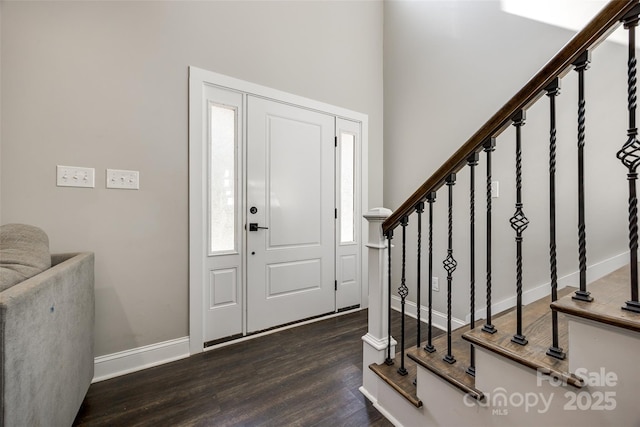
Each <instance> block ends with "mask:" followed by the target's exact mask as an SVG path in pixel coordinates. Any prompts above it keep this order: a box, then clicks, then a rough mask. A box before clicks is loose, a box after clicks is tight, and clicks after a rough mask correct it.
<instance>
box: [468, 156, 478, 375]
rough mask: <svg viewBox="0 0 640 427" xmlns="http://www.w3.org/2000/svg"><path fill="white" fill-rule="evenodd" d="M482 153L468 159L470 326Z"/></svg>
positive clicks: (472, 359)
mask: <svg viewBox="0 0 640 427" xmlns="http://www.w3.org/2000/svg"><path fill="white" fill-rule="evenodd" d="M479 158H480V155H479V154H478V153H473V154H472V155H471V156H469V158H468V159H467V164H468V165H469V170H470V172H469V176H470V178H469V223H470V225H469V236H470V238H469V246H470V256H469V260H470V261H469V268H470V277H469V300H470V301H469V311H470V313H471V323H470V328H471V329H473V328H475V327H476V178H475V169H476V166H477V165H478V159H479ZM467 374H469V375H471V376H473V377H475V376H476V353H475V348H474V347H473V344H469V367H468V368H467Z"/></svg>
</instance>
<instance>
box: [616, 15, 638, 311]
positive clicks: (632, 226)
mask: <svg viewBox="0 0 640 427" xmlns="http://www.w3.org/2000/svg"><path fill="white" fill-rule="evenodd" d="M638 13H639V11H638V8H637V7H636V8H635V9H634V10H632V11H631V12H630V13H629V14H628V15H627V16H625V17H624V27H625V28H626V29H627V30H629V61H628V63H627V67H628V69H627V76H628V77H627V85H628V87H627V93H628V95H627V103H628V106H627V108H628V110H629V129H628V131H627V136H628V140H627V142H626V143H625V144H624V146H623V147H622V149H621V150H620V151H618V154H617V157H618V159H620V160H621V161H622V163H623V164H624V165H625V166H626V167H627V168H628V170H629V172H628V173H627V180H628V182H629V258H630V273H631V274H630V285H631V299H630V300H629V301H627V302H626V304H625V305H624V306H623V307H622V308H623V309H624V310H629V311H633V312H636V313H640V302H639V301H638V197H637V193H636V181H637V179H638V173H637V172H636V169H637V167H638V164H640V142H638V139H637V137H638V129H637V128H636V102H637V98H636V83H637V81H636V74H637V70H636V67H637V64H636V40H635V28H636V26H637V25H638Z"/></svg>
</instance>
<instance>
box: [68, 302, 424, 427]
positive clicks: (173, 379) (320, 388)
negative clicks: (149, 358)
mask: <svg viewBox="0 0 640 427" xmlns="http://www.w3.org/2000/svg"><path fill="white" fill-rule="evenodd" d="M393 320H394V322H393V327H392V331H393V334H394V336H395V337H399V332H398V331H399V323H400V316H399V315H397V314H396V313H394V316H393ZM406 321H407V339H408V338H409V334H415V320H413V319H409V318H407V320H406ZM366 332H367V310H362V311H359V312H356V313H350V314H345V315H343V316H339V317H335V318H331V319H326V320H322V321H319V322H316V323H312V324H309V325H304V326H299V327H296V328H292V329H288V330H284V331H279V332H276V333H274V334H271V335H268V336H264V337H259V338H255V339H253V340H249V341H245V342H241V343H237V344H233V345H230V346H227V347H223V348H220V349H216V350H211V351H208V352H205V353H201V354H198V355H194V356H191V357H189V358H187V359H184V360H180V361H177V362H172V363H169V364H166V365H162V366H158V367H155V368H150V369H146V370H144V371H140V372H136V373H132V374H129V375H125V376H122V377H118V378H114V379H111V380H107V381H102V382H99V383H96V384H92V385H91V387H90V388H89V392H88V393H87V396H86V398H85V400H84V402H83V404H82V407H81V408H80V411H79V413H78V415H77V417H76V420H75V422H74V425H75V426H151V425H153V426H332V427H333V426H391V425H392V424H391V423H390V422H389V421H387V420H386V419H385V418H384V417H383V416H382V415H381V414H380V413H379V412H378V411H377V410H376V409H375V408H374V407H373V405H372V404H371V403H370V402H369V401H368V400H367V399H366V398H365V397H364V396H363V395H362V394H361V393H360V392H359V391H358V388H359V387H360V386H361V385H362V341H361V337H362V336H363V335H364V334H365V333H366ZM411 336H414V335H411ZM365 369H368V368H367V367H365Z"/></svg>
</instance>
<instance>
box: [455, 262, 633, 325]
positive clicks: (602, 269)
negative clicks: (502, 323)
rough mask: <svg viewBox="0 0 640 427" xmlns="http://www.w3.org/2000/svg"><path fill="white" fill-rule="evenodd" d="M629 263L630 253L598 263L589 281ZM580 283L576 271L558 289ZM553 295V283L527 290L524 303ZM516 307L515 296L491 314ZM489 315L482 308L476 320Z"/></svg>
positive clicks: (590, 268)
mask: <svg viewBox="0 0 640 427" xmlns="http://www.w3.org/2000/svg"><path fill="white" fill-rule="evenodd" d="M628 263H629V252H628V251H627V252H623V253H621V254H619V255H616V256H614V257H611V258H609V259H606V260H604V261H601V262H598V263H596V264H593V265H591V266H588V267H587V280H588V282H589V283H592V282H595V281H596V280H598V279H600V278H602V277H604V276H606V275H607V274H609V273H613V272H614V271H616V270H617V269H619V268H620V267H622V266H624V265H626V264H628ZM579 282H580V272H579V271H575V272H573V273H571V274H567V275H566V276H563V277H560V278H559V279H558V289H563V288H565V287H567V286H577V285H578V283H579ZM550 293H551V282H547V283H543V284H542V285H539V286H536V287H535V288H533V289H529V290H526V291H524V292H522V303H523V304H529V303H532V302H534V301H537V300H539V299H540V298H544V297H545V296H547V295H549V294H550ZM515 305H516V297H515V295H514V296H512V297H509V298H506V299H503V300H502V301H499V302H497V303H494V304H491V312H492V313H494V314H495V313H500V312H501V311H504V310H508V309H509V308H511V307H514V306H515ZM486 315H487V310H486V308H482V309H480V310H476V319H484V318H485V317H486ZM470 320H471V316H469V315H467V316H466V317H465V321H466V323H469V321H470Z"/></svg>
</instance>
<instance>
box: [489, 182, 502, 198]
mask: <svg viewBox="0 0 640 427" xmlns="http://www.w3.org/2000/svg"><path fill="white" fill-rule="evenodd" d="M491 197H492V198H493V199H497V198H498V197H500V182H499V181H491Z"/></svg>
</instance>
